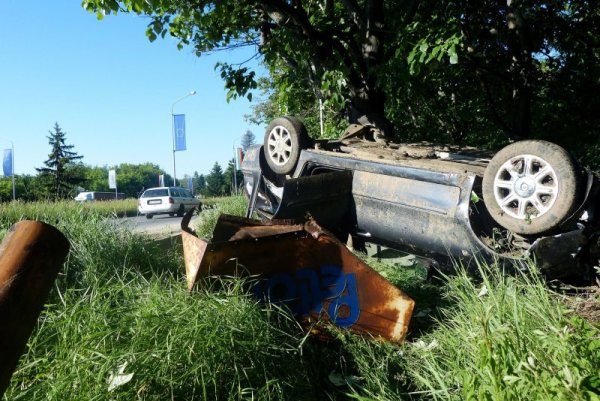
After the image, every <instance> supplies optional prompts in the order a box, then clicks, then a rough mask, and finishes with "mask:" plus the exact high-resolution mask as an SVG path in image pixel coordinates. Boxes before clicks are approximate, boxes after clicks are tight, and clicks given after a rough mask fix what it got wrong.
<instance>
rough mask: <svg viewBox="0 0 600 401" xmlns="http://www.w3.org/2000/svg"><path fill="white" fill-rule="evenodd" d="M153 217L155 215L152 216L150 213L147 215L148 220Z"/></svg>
mask: <svg viewBox="0 0 600 401" xmlns="http://www.w3.org/2000/svg"><path fill="white" fill-rule="evenodd" d="M152 217H154V215H153V214H150V213H148V214H147V215H146V218H147V219H151V218H152Z"/></svg>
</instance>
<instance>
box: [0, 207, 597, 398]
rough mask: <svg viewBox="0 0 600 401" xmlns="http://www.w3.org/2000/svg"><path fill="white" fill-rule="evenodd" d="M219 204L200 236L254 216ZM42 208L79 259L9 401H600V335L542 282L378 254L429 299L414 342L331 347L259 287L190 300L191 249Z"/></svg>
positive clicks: (336, 339) (333, 341)
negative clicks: (437, 272) (428, 270)
mask: <svg viewBox="0 0 600 401" xmlns="http://www.w3.org/2000/svg"><path fill="white" fill-rule="evenodd" d="M217 208H218V210H217V209H215V210H208V211H203V212H202V215H201V222H200V226H199V227H203V228H200V229H199V231H203V232H204V233H205V234H208V235H210V233H211V232H212V228H213V226H214V223H215V222H216V218H217V216H218V213H219V212H221V211H224V212H229V213H233V214H241V213H243V211H244V210H245V200H244V199H243V198H241V197H240V198H234V199H231V200H226V201H222V202H221V204H220V205H217ZM79 210H80V209H76V210H75V211H79ZM82 210H83V209H82ZM33 211H34V212H32V211H31V210H29V211H24V212H22V213H14V214H13V217H12V219H16V218H17V217H16V216H25V215H27V216H28V217H29V216H37V217H39V218H40V219H41V220H44V221H49V222H53V221H54V222H56V224H57V226H58V227H59V228H60V229H61V230H63V232H64V233H65V234H66V235H67V237H68V238H69V241H70V242H71V246H72V250H71V254H70V257H69V260H68V262H67V263H66V265H65V267H64V269H63V272H62V273H61V275H60V276H59V278H58V279H57V282H56V285H55V288H54V290H53V291H52V293H51V295H50V298H49V300H48V305H47V307H46V309H45V311H44V312H43V313H42V315H41V317H40V319H39V321H38V325H37V328H36V330H35V331H34V333H33V335H32V337H31V339H30V341H29V350H28V352H27V353H26V354H25V355H24V356H23V358H22V359H21V361H20V364H19V367H18V370H17V371H16V372H15V375H14V377H13V381H12V385H11V387H10V388H9V389H8V391H7V393H6V395H5V397H4V400H61V401H63V400H246V399H248V400H249V399H256V400H298V399H300V400H323V399H327V400H347V399H359V400H414V399H422V400H429V399H436V400H462V399H465V400H469V399H473V400H475V399H477V400H479V399H481V400H536V399H537V400H547V399H556V400H563V399H564V400H578V399H581V400H594V399H598V398H597V396H596V393H594V392H595V391H596V392H598V391H600V390H598V389H599V388H600V378H599V377H598V372H599V371H600V339H599V337H598V336H599V334H598V330H597V329H596V328H594V327H592V326H591V325H589V324H588V323H585V322H584V321H583V320H581V319H579V318H577V317H575V316H574V315H573V313H572V312H570V311H568V310H567V309H566V308H565V306H564V303H563V302H562V300H561V297H560V296H558V295H556V294H553V293H552V292H550V291H549V290H548V289H547V288H546V286H545V284H544V282H543V281H542V280H541V279H540V277H538V276H537V275H536V274H535V273H532V274H530V275H522V276H517V277H505V276H503V275H501V274H500V273H499V272H498V271H497V270H495V269H494V267H487V266H481V268H480V274H481V278H479V279H478V280H474V279H473V278H472V277H469V276H468V275H467V274H466V273H465V272H464V271H462V270H461V271H460V272H459V273H458V274H457V275H456V276H452V277H446V278H445V279H444V282H443V283H432V282H429V281H427V280H426V278H425V274H424V272H423V270H422V269H421V268H420V267H418V266H417V267H415V268H414V269H408V270H406V269H405V270H400V269H399V268H398V267H394V266H386V265H383V264H379V263H375V262H374V261H373V260H372V259H370V260H369V261H368V262H369V263H371V264H372V265H373V266H374V267H375V268H377V269H378V270H380V271H382V273H383V274H384V275H386V276H387V277H388V278H389V279H390V280H391V281H392V282H394V284H395V285H397V286H398V287H400V288H402V289H404V290H405V291H406V292H407V293H408V294H409V295H411V296H413V297H414V298H415V299H416V301H417V310H416V316H415V317H413V322H412V323H411V333H410V334H409V339H408V340H407V342H406V343H405V344H404V345H402V346H398V345H394V344H390V343H386V342H384V341H381V340H377V339H370V338H368V337H365V336H356V335H352V334H350V333H349V332H347V331H343V330H331V331H330V333H331V335H330V338H329V340H328V341H326V342H322V341H320V340H315V339H313V338H310V337H306V336H305V335H304V333H303V331H302V330H301V329H300V328H299V326H298V325H297V324H296V323H295V321H294V320H293V319H292V318H291V317H290V315H289V314H288V313H287V312H286V311H282V310H279V309H278V308H277V307H275V306H272V305H268V304H261V303H258V302H257V301H255V300H254V298H252V297H250V296H249V295H248V294H247V292H246V291H245V288H246V287H247V286H246V283H245V282H244V281H239V280H236V279H224V280H223V281H222V282H220V283H216V284H215V285H214V286H213V287H212V288H203V289H199V290H198V291H196V292H194V293H192V294H188V293H187V292H186V289H185V280H184V277H183V270H184V268H183V261H182V255H181V249H172V250H169V251H167V252H165V251H164V249H161V248H159V246H158V245H157V244H156V243H155V242H153V241H152V240H151V239H150V238H148V237H145V236H142V235H137V234H132V233H131V232H128V231H124V230H120V229H116V228H115V225H113V224H111V223H110V220H107V219H106V218H104V217H102V216H101V215H100V214H98V213H90V214H86V213H85V212H82V213H74V212H73V209H69V208H68V207H66V208H62V205H61V204H54V205H41V206H40V207H39V209H35V208H34V209H33ZM207 212H208V213H207ZM0 219H1V220H0V222H1V225H0V227H6V225H7V224H9V223H10V222H11V221H10V219H11V218H7V217H6V216H5V215H2V216H1V217H0ZM442 293H444V294H445V297H444V299H442V298H441V294H442ZM436 316H437V317H438V320H435V317H436ZM129 375H132V376H129ZM115 377H120V378H121V379H122V382H121V384H120V385H118V386H116V387H115V386H114V385H115V384H116V382H115V381H114V378H115ZM111 378H112V379H113V380H111ZM128 379H129V381H127V380H128ZM111 384H113V386H111ZM594 397H596V398H594Z"/></svg>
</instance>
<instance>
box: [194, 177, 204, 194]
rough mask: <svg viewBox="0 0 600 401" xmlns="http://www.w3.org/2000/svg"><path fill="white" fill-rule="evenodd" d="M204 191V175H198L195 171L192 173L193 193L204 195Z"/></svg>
mask: <svg viewBox="0 0 600 401" xmlns="http://www.w3.org/2000/svg"><path fill="white" fill-rule="evenodd" d="M205 189H206V180H205V178H204V174H198V172H197V171H194V192H195V193H197V194H199V193H204V190H205Z"/></svg>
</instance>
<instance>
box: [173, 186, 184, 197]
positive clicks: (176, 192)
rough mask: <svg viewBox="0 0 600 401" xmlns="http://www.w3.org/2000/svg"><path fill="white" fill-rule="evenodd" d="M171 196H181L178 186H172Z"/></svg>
mask: <svg viewBox="0 0 600 401" xmlns="http://www.w3.org/2000/svg"><path fill="white" fill-rule="evenodd" d="M173 196H176V197H177V198H181V197H182V196H183V194H182V193H181V190H180V189H179V188H173Z"/></svg>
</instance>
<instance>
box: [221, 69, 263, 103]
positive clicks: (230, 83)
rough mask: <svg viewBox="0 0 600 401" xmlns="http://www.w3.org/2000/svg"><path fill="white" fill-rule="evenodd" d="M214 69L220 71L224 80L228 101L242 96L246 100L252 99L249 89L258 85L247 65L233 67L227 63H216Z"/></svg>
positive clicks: (254, 74) (253, 73)
mask: <svg viewBox="0 0 600 401" xmlns="http://www.w3.org/2000/svg"><path fill="white" fill-rule="evenodd" d="M215 69H219V70H220V71H221V78H223V80H224V81H225V88H226V89H227V101H228V102H229V101H231V100H232V99H237V98H238V97H242V96H246V98H247V99H248V101H252V92H250V91H251V90H253V89H256V88H257V87H258V84H257V82H256V79H255V76H256V73H255V72H254V71H250V70H249V69H248V68H247V67H237V68H234V67H233V66H232V65H231V64H229V63H217V64H216V65H215Z"/></svg>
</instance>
